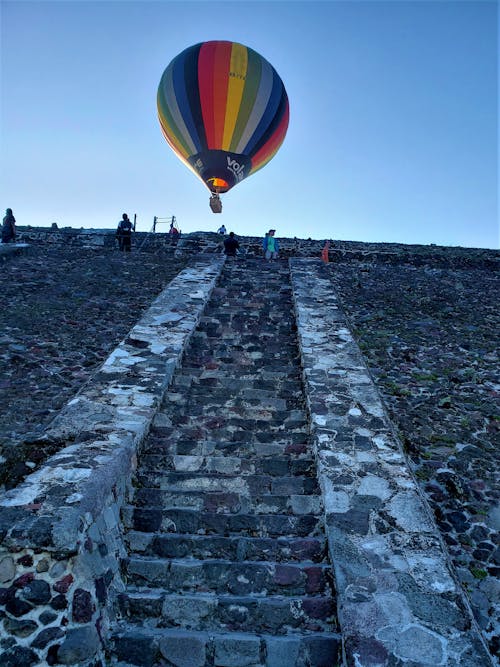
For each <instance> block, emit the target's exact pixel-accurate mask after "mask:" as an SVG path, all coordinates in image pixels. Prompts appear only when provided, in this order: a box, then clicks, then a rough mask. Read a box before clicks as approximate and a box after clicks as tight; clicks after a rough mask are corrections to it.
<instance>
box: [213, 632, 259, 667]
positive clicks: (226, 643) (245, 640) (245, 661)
mask: <svg viewBox="0 0 500 667" xmlns="http://www.w3.org/2000/svg"><path fill="white" fill-rule="evenodd" d="M214 646H215V664H216V665H218V667H255V666H256V665H260V664H261V661H260V638H259V637H249V636H248V635H238V634H233V635H231V636H224V637H215V639H214Z"/></svg>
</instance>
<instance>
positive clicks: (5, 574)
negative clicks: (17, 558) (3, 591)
mask: <svg viewBox="0 0 500 667" xmlns="http://www.w3.org/2000/svg"><path fill="white" fill-rule="evenodd" d="M15 575H16V566H15V563H14V559H13V558H12V556H4V557H3V558H2V559H1V560H0V583H2V584H5V583H7V582H9V581H12V579H14V577H15Z"/></svg>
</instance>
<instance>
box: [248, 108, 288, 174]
mask: <svg viewBox="0 0 500 667" xmlns="http://www.w3.org/2000/svg"><path fill="white" fill-rule="evenodd" d="M289 118H290V107H289V105H288V103H287V105H286V110H285V112H284V114H283V118H282V119H281V121H280V124H279V125H278V127H277V128H276V130H275V131H274V133H273V134H272V135H271V137H269V139H268V140H267V141H266V143H265V144H264V145H263V146H262V148H260V149H259V150H258V151H257V153H255V155H254V156H253V157H252V171H255V170H257V169H259V167H260V166H261V165H262V163H264V162H266V160H269V159H270V157H271V156H272V155H274V153H276V151H277V150H278V148H279V147H280V145H281V143H282V142H283V139H284V138H285V134H286V131H287V128H288V120H289Z"/></svg>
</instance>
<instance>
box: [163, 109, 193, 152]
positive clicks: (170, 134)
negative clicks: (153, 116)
mask: <svg viewBox="0 0 500 667" xmlns="http://www.w3.org/2000/svg"><path fill="white" fill-rule="evenodd" d="M158 119H159V121H160V127H161V131H162V133H163V136H164V137H165V139H166V140H167V142H168V144H169V145H170V147H171V148H172V150H173V151H174V153H177V155H178V156H179V157H180V158H181V159H185V158H188V157H189V156H190V155H191V153H190V152H189V151H188V150H187V148H186V146H185V145H184V144H183V142H182V141H180V139H179V137H178V136H177V135H176V134H175V132H174V129H173V128H172V126H171V125H170V123H169V122H168V121H167V119H166V118H165V116H164V115H163V114H162V113H161V112H160V113H158Z"/></svg>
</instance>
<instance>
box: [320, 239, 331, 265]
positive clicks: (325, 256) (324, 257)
mask: <svg viewBox="0 0 500 667" xmlns="http://www.w3.org/2000/svg"><path fill="white" fill-rule="evenodd" d="M329 250H330V241H328V240H327V241H325V245H324V246H323V250H322V251H321V259H322V260H323V261H324V262H325V264H328V262H329V261H330V258H329V256H328V252H329Z"/></svg>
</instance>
